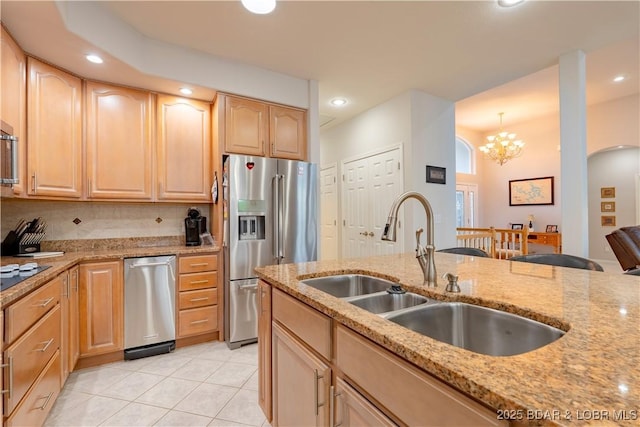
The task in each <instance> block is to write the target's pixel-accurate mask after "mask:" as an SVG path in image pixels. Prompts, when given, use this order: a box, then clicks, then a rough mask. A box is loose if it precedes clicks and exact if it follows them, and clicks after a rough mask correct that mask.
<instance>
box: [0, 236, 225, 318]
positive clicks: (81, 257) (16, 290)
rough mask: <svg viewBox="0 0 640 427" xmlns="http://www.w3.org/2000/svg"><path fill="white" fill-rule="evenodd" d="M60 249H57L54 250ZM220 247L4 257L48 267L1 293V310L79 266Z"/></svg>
mask: <svg viewBox="0 0 640 427" xmlns="http://www.w3.org/2000/svg"><path fill="white" fill-rule="evenodd" d="M54 249H59V248H54ZM219 250H220V247H219V246H217V245H214V246H184V245H167V246H146V247H120V248H117V247H110V248H106V249H94V250H77V251H75V252H65V254H64V255H61V256H56V257H51V258H35V259H34V258H23V257H11V256H3V257H2V258H1V261H0V263H1V264H2V265H7V264H25V263H27V262H37V263H38V265H42V266H44V265H48V266H50V267H49V268H47V269H46V270H44V271H42V272H40V273H37V274H35V275H34V276H33V277H30V278H28V279H26V280H24V281H22V282H20V283H19V284H17V285H15V286H12V287H11V288H9V289H6V290H4V291H2V292H0V308H2V309H4V308H5V307H6V306H8V305H9V304H11V303H12V302H14V301H16V300H18V299H19V298H20V297H22V296H23V295H25V294H27V293H29V292H31V291H33V290H34V289H36V288H38V287H39V286H41V285H43V284H45V283H47V282H48V281H49V280H51V279H53V278H54V277H56V276H57V275H58V274H60V273H62V272H63V271H65V270H67V269H69V268H71V267H73V266H74V265H76V264H79V263H81V262H97V261H106V260H115V259H123V258H132V257H144V256H158V255H187V254H199V253H212V252H218V251H219Z"/></svg>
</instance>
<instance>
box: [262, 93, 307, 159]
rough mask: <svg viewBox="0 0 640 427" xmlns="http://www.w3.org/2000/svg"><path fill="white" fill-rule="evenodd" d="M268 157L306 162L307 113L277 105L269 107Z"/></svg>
mask: <svg viewBox="0 0 640 427" xmlns="http://www.w3.org/2000/svg"><path fill="white" fill-rule="evenodd" d="M269 139H270V141H271V143H270V144H271V145H270V150H271V151H270V156H271V157H277V158H279V159H292V160H306V158H307V113H306V112H305V111H303V110H297V109H295V108H289V107H282V106H279V105H270V106H269Z"/></svg>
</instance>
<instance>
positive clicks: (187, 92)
mask: <svg viewBox="0 0 640 427" xmlns="http://www.w3.org/2000/svg"><path fill="white" fill-rule="evenodd" d="M180 93H181V94H183V95H191V94H192V93H193V91H192V90H191V89H189V88H188V87H183V88H180Z"/></svg>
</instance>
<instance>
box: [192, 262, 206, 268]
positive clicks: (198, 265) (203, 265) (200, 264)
mask: <svg viewBox="0 0 640 427" xmlns="http://www.w3.org/2000/svg"><path fill="white" fill-rule="evenodd" d="M207 265H209V263H208V262H197V263H195V264H189V266H190V267H205V266H207Z"/></svg>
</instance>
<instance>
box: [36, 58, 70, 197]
mask: <svg viewBox="0 0 640 427" xmlns="http://www.w3.org/2000/svg"><path fill="white" fill-rule="evenodd" d="M27 67H28V71H29V82H28V87H27V94H28V108H27V118H28V120H27V123H28V125H27V138H28V141H29V144H27V147H28V149H27V169H28V176H29V180H30V183H29V188H28V193H29V194H30V195H37V196H53V197H63V198H72V199H77V198H80V197H81V196H82V185H81V182H82V181H81V178H82V110H81V101H82V100H81V96H82V83H81V80H80V79H79V78H78V77H74V76H72V75H70V74H68V73H65V72H63V71H61V70H58V69H57V68H54V67H51V66H49V65H46V64H44V63H42V62H40V61H38V60H36V59H33V58H28V60H27Z"/></svg>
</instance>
